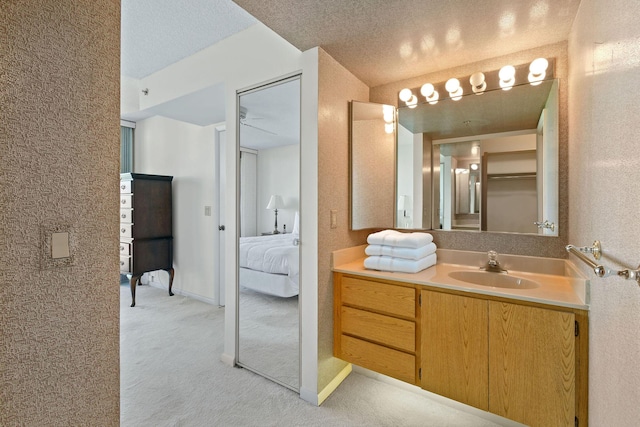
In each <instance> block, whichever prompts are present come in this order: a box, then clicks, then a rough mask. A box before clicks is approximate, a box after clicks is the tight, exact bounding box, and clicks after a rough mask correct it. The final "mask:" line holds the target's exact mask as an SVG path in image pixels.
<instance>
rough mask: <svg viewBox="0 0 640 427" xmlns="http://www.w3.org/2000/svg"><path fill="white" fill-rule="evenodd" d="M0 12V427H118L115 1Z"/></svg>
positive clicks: (65, 0) (20, 6)
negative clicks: (60, 242) (54, 246)
mask: <svg viewBox="0 0 640 427" xmlns="http://www.w3.org/2000/svg"><path fill="white" fill-rule="evenodd" d="M0 10H1V12H0V14H1V15H2V21H1V22H2V24H1V27H2V31H0V52H1V55H2V60H1V61H0V64H1V65H0V75H2V83H1V84H0V105H1V110H0V111H1V112H0V144H1V145H0V152H1V153H2V168H1V169H0V176H1V178H0V182H2V184H1V185H0V200H1V202H0V214H1V215H2V217H1V221H0V224H1V225H0V227H2V230H1V232H0V236H1V237H2V241H1V242H0V252H1V258H2V267H1V268H2V275H1V277H0V285H1V286H2V290H1V291H0V305H1V309H0V342H1V343H2V344H1V345H0V378H1V384H0V405H1V406H0V425H30V426H38V425H101V426H117V425H118V424H119V413H120V411H119V393H120V388H119V336H118V334H119V303H118V301H119V286H118V249H117V241H118V215H117V214H118V176H119V141H120V130H119V115H120V113H119V107H120V105H119V93H120V89H119V80H120V62H119V56H120V5H119V2H117V1H115V2H114V1H109V0H90V1H89V0H73V1H71V0H60V1H56V2H52V1H44V0H40V1H36V0H33V1H29V2H24V1H16V0H3V1H2V3H1V6H0ZM55 229H59V230H63V231H68V232H69V233H70V244H71V255H72V256H73V262H72V263H71V265H64V264H65V262H61V263H60V264H62V265H59V264H58V265H56V264H55V263H52V262H51V260H50V258H49V256H48V252H47V246H48V243H47V242H46V239H43V238H42V237H41V232H42V230H49V231H51V230H55ZM44 234H45V235H46V234H47V233H44ZM43 267H44V268H43Z"/></svg>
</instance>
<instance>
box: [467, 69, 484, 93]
mask: <svg viewBox="0 0 640 427" xmlns="http://www.w3.org/2000/svg"><path fill="white" fill-rule="evenodd" d="M469 83H471V90H473V93H475V94H476V95H482V94H483V93H484V91H485V89H486V88H487V82H486V81H485V79H484V74H483V73H480V72H478V73H474V74H472V75H471V77H469Z"/></svg>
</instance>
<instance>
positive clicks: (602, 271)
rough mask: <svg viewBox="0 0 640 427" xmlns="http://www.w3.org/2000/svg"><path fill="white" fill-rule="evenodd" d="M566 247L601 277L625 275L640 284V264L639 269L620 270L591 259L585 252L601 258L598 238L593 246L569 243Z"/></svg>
mask: <svg viewBox="0 0 640 427" xmlns="http://www.w3.org/2000/svg"><path fill="white" fill-rule="evenodd" d="M565 249H566V250H567V252H569V253H572V254H574V255H575V256H576V257H578V258H579V259H580V260H581V261H582V262H584V263H585V264H587V265H588V266H589V267H591V268H592V269H593V272H594V273H595V275H596V276H598V277H600V278H605V277H609V276H613V275H618V276H620V277H623V278H625V279H627V280H635V281H636V283H638V285H639V286H640V266H638V269H637V270H629V269H624V270H619V271H614V270H611V269H610V268H609V267H606V266H604V265H602V264H598V263H596V262H595V261H592V260H591V259H589V258H588V257H587V256H586V255H585V254H584V253H585V252H586V253H590V254H592V255H593V257H594V258H595V259H600V256H601V253H602V247H601V245H600V242H599V241H598V240H596V241H595V242H594V243H593V246H592V247H590V248H589V247H577V246H574V245H567V246H566V247H565Z"/></svg>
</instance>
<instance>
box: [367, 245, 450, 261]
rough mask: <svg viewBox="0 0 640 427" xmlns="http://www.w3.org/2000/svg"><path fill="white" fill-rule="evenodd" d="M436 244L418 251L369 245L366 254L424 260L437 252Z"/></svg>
mask: <svg viewBox="0 0 640 427" xmlns="http://www.w3.org/2000/svg"><path fill="white" fill-rule="evenodd" d="M436 249H437V248H436V244H435V243H433V242H432V243H429V244H428V245H425V246H422V247H420V248H417V249H413V248H399V247H397V246H386V245H385V246H383V245H369V246H367V247H366V248H365V250H364V252H365V253H366V254H367V255H370V256H377V255H383V256H390V257H395V258H404V259H413V260H417V259H420V258H424V257H426V256H428V255H431V254H434V253H435V252H436Z"/></svg>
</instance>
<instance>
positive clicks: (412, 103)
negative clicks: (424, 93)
mask: <svg viewBox="0 0 640 427" xmlns="http://www.w3.org/2000/svg"><path fill="white" fill-rule="evenodd" d="M417 106H418V97H417V96H415V95H411V98H410V99H409V100H408V101H407V107H409V108H416V107H417Z"/></svg>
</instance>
